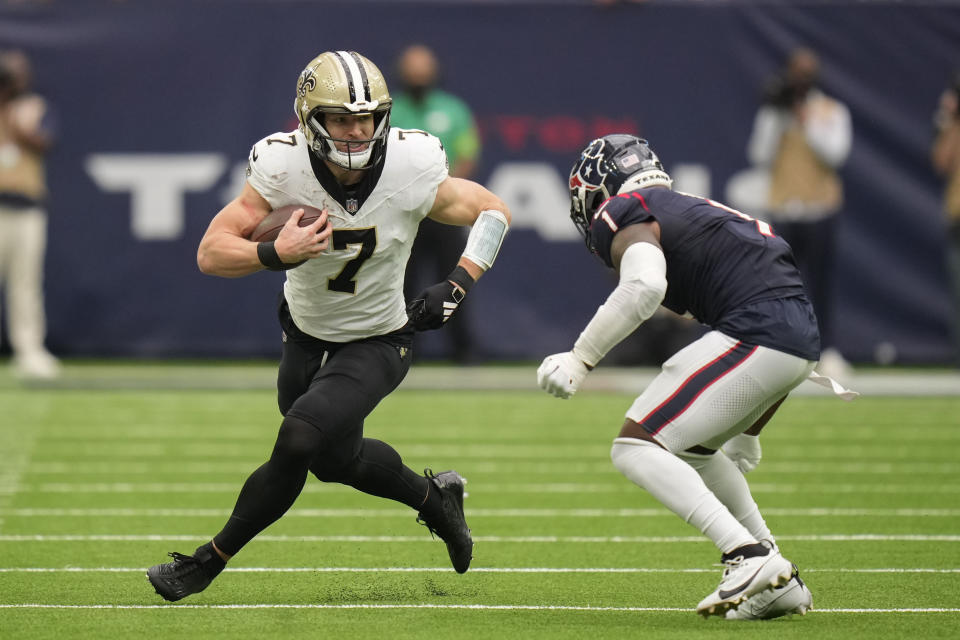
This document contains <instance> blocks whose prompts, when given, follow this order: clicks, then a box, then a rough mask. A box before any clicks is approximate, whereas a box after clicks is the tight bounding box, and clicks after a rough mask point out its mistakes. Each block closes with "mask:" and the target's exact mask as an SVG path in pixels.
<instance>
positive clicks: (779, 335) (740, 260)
mask: <svg viewBox="0 0 960 640" xmlns="http://www.w3.org/2000/svg"><path fill="white" fill-rule="evenodd" d="M653 220H655V221H656V222H657V223H658V224H659V225H660V245H661V247H662V249H663V254H664V256H665V257H666V262H667V293H666V297H665V298H664V300H663V306H665V307H667V308H668V309H670V310H671V311H674V312H676V313H679V314H687V313H688V314H690V315H692V316H693V317H694V318H696V319H697V320H699V321H700V322H702V323H703V324H705V325H707V326H709V327H711V328H713V329H716V330H718V331H722V332H724V333H726V334H727V335H730V336H732V337H734V338H738V339H741V340H744V341H746V342H750V343H753V344H759V345H762V346H766V347H770V348H773V349H778V350H780V351H785V352H787V353H791V354H794V355H797V356H800V357H802V358H806V359H808V360H817V359H819V357H820V338H819V334H818V332H817V328H816V318H815V316H814V315H813V310H812V307H810V304H809V302H807V298H806V292H805V290H804V287H803V282H802V281H801V279H800V272H799V271H798V269H797V266H796V263H795V262H794V259H793V254H792V252H791V250H790V245H788V244H787V243H786V241H784V240H783V239H782V238H779V237H777V236H776V235H774V233H773V230H772V229H771V228H770V226H769V225H768V224H767V223H765V222H762V221H759V220H755V219H753V218H751V217H750V216H747V215H745V214H743V213H740V212H739V211H736V210H734V209H731V208H729V207H727V206H725V205H722V204H720V203H718V202H714V201H712V200H708V199H706V198H699V197H696V196H691V195H686V194H683V193H677V192H674V191H671V190H669V189H664V188H657V187H651V188H647V189H638V190H636V191H631V192H629V193H625V194H622V195H619V196H616V197H613V198H610V199H609V200H607V202H606V203H605V204H604V205H603V206H601V207H600V208H599V209H598V210H597V213H596V214H594V217H593V220H592V221H591V225H590V233H591V239H592V244H593V246H594V248H595V249H596V250H597V252H598V254H599V255H600V257H601V258H602V259H603V261H604V262H605V263H606V264H607V266H609V267H613V263H612V260H611V258H610V246H611V244H612V242H613V236H614V235H615V234H616V232H617V231H619V230H620V229H623V228H624V227H627V226H630V225H632V224H638V223H641V222H648V221H653ZM794 299H796V300H794ZM785 300H789V303H786V304H785V303H784V302H783V301H785ZM798 302H799V303H800V306H799V307H798V306H797V303H798Z"/></svg>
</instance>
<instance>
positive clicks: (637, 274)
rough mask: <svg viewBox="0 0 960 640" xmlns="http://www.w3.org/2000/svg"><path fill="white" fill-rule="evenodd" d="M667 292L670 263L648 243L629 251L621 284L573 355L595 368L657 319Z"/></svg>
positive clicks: (588, 327)
mask: <svg viewBox="0 0 960 640" xmlns="http://www.w3.org/2000/svg"><path fill="white" fill-rule="evenodd" d="M666 292H667V261H666V258H665V257H664V255H663V251H662V250H661V249H660V248H659V247H656V246H654V245H652V244H650V243H648V242H638V243H636V244H632V245H630V246H629V247H627V250H626V251H625V252H624V254H623V258H622V259H621V261H620V283H619V284H618V285H617V288H616V289H614V290H613V292H612V293H611V294H610V296H609V297H608V298H607V300H606V302H604V303H603V304H602V305H601V306H600V308H599V309H597V313H596V314H595V315H594V316H593V319H592V320H590V323H589V324H587V326H586V328H585V329H584V330H583V332H582V333H581V334H580V337H579V338H578V339H577V342H576V343H575V344H574V346H573V353H574V354H575V355H576V356H577V357H578V358H580V360H582V361H583V362H584V363H585V364H587V365H588V366H591V367H594V366H596V365H597V363H598V362H600V360H602V359H603V357H604V356H605V355H607V352H609V351H610V349H612V348H613V347H615V346H616V345H617V344H619V343H620V342H621V341H622V340H623V339H624V338H626V337H627V336H628V335H630V334H631V333H633V332H634V330H635V329H636V328H637V327H639V326H640V325H641V324H642V323H643V322H644V321H645V320H646V319H647V318H649V317H650V316H652V315H653V313H654V311H656V310H657V307H659V306H660V303H661V302H663V297H664V296H665V295H666Z"/></svg>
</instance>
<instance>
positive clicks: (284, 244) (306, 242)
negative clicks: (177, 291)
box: [197, 184, 332, 278]
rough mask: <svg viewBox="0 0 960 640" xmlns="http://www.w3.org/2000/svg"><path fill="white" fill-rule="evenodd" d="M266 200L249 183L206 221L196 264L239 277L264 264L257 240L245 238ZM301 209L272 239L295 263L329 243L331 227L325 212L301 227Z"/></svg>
mask: <svg viewBox="0 0 960 640" xmlns="http://www.w3.org/2000/svg"><path fill="white" fill-rule="evenodd" d="M270 210H271V208H270V203H269V202H267V201H266V199H264V197H263V196H261V195H260V194H259V193H257V191H256V189H254V188H253V187H251V186H250V185H249V184H245V185H244V186H243V191H242V192H241V193H240V195H239V196H237V197H236V198H234V199H233V200H232V201H231V202H230V203H229V204H227V206H225V207H224V208H223V209H221V210H220V212H219V213H218V214H217V215H216V216H214V218H213V220H212V221H211V222H210V226H209V227H208V228H207V231H206V233H205V234H204V235H203V238H202V239H201V240H200V247H199V249H198V251H197V265H198V266H199V267H200V271H202V272H203V273H206V274H208V275H215V276H223V277H225V278H239V277H241V276H245V275H248V274H251V273H255V272H257V271H260V270H262V269H263V268H264V265H263V263H262V262H261V261H260V259H259V257H258V255H257V243H256V242H253V241H251V240H249V239H248V238H249V236H250V234H251V233H252V232H253V230H254V229H255V228H256V226H257V224H259V223H260V221H261V220H263V219H264V218H265V217H266V215H267V214H268V213H270ZM302 217H303V212H302V211H297V212H294V214H293V215H292V216H290V219H289V220H288V221H287V223H286V224H285V225H284V227H283V229H282V230H281V231H280V235H279V236H277V239H276V240H275V241H274V248H275V249H276V252H277V255H278V256H279V257H280V259H281V260H282V261H283V262H287V263H296V262H300V261H302V260H308V259H310V258H316V257H317V256H319V255H320V254H321V253H322V252H323V251H324V250H325V249H326V248H327V246H328V245H329V238H330V234H331V233H332V229H331V228H330V225H327V224H326V222H327V217H326V216H325V215H323V216H320V217H319V218H317V219H316V220H315V221H314V222H313V223H311V224H309V225H307V226H305V227H301V226H299V222H300V218H302Z"/></svg>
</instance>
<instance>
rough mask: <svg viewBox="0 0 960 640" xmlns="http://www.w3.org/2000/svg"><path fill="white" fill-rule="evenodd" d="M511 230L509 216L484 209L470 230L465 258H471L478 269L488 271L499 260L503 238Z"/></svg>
mask: <svg viewBox="0 0 960 640" xmlns="http://www.w3.org/2000/svg"><path fill="white" fill-rule="evenodd" d="M509 228H510V225H509V224H507V216H505V215H503V213H501V212H499V211H497V210H496V209H484V210H483V211H481V212H480V215H479V216H478V217H477V220H476V222H474V223H473V227H471V229H470V235H469V236H467V246H466V248H464V250H463V257H464V258H469V259H470V260H471V261H472V262H473V263H474V264H476V265H477V266H478V267H480V268H481V269H483V270H484V271H487V270H488V269H489V268H490V267H492V266H493V261H494V260H496V259H497V254H498V253H499V252H500V245H502V244H503V237H504V236H505V235H507V231H508V230H509Z"/></svg>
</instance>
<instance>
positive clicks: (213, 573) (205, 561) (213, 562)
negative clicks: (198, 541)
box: [193, 540, 227, 580]
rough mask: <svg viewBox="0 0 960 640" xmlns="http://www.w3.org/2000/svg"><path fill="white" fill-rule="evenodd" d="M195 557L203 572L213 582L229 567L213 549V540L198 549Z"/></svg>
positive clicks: (194, 553) (194, 554)
mask: <svg viewBox="0 0 960 640" xmlns="http://www.w3.org/2000/svg"><path fill="white" fill-rule="evenodd" d="M193 557H194V558H196V559H197V560H199V561H200V564H201V565H203V570H204V571H205V572H206V574H207V576H208V577H209V578H210V579H211V580H212V579H214V578H216V577H217V576H218V575H220V572H221V571H223V568H224V567H226V566H227V562H226V561H225V560H224V559H223V558H221V557H220V554H219V553H217V550H216V549H214V548H213V541H212V540H211V541H210V542H208V543H206V544H202V545H200V546H199V547H197V550H196V551H194V552H193Z"/></svg>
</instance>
